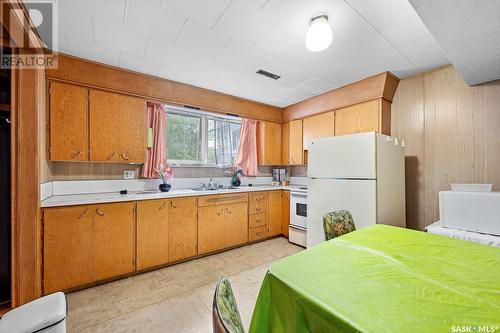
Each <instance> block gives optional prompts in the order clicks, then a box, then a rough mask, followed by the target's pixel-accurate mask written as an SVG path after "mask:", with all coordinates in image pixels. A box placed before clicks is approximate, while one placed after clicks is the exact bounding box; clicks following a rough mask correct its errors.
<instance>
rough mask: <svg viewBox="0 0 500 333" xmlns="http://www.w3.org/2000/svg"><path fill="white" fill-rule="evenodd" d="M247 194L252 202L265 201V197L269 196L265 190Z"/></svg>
mask: <svg viewBox="0 0 500 333" xmlns="http://www.w3.org/2000/svg"><path fill="white" fill-rule="evenodd" d="M248 196H249V200H250V203H252V204H257V203H263V202H267V198H268V197H269V195H268V193H267V192H255V193H250V194H249V195H248Z"/></svg>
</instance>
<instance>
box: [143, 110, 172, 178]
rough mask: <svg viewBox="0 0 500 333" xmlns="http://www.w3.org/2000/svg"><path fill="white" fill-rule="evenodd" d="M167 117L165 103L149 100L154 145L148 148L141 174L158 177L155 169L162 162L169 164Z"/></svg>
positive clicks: (149, 124)
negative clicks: (166, 139) (166, 135)
mask: <svg viewBox="0 0 500 333" xmlns="http://www.w3.org/2000/svg"><path fill="white" fill-rule="evenodd" d="M166 123H167V118H166V115H165V108H164V106H163V104H160V103H153V102H148V122H147V124H148V128H152V129H153V147H152V148H148V149H147V155H146V162H145V163H144V164H143V166H142V173H141V176H142V177H144V178H157V177H158V175H157V173H156V171H155V169H158V168H159V167H160V164H163V165H165V166H166V165H167V150H166V148H167V144H166V142H165V125H166Z"/></svg>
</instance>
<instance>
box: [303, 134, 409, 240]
mask: <svg viewBox="0 0 500 333" xmlns="http://www.w3.org/2000/svg"><path fill="white" fill-rule="evenodd" d="M308 203H309V204H308V212H309V213H308V217H307V247H310V246H313V245H316V244H318V243H321V242H323V241H325V235H324V229H323V216H324V215H325V214H327V213H330V212H335V211H339V210H348V211H349V212H350V213H351V215H352V217H353V220H354V224H355V226H356V229H360V228H363V227H366V226H368V225H372V224H376V223H382V224H390V225H394V226H401V227H404V226H405V225H406V222H405V160H404V143H403V141H402V140H398V139H397V138H393V137H389V136H385V135H382V134H378V133H375V132H369V133H361V134H353V135H344V136H336V137H328V138H321V139H317V140H313V141H312V142H311V144H310V145H309V166H308Z"/></svg>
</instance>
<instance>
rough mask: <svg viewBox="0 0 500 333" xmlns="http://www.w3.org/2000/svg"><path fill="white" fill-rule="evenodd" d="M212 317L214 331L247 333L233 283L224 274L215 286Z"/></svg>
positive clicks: (219, 332) (216, 332)
mask: <svg viewBox="0 0 500 333" xmlns="http://www.w3.org/2000/svg"><path fill="white" fill-rule="evenodd" d="M212 319H213V326H214V333H245V329H244V328H243V323H242V321H241V317H240V312H239V311H238V306H237V305H236V299H235V298H234V294H233V290H232V289H231V284H230V283H229V280H228V279H226V278H225V277H224V276H221V278H220V279H219V282H218V283H217V287H216V288H215V295H214V304H213V311H212Z"/></svg>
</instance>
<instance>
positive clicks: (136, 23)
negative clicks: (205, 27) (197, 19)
mask: <svg viewBox="0 0 500 333" xmlns="http://www.w3.org/2000/svg"><path fill="white" fill-rule="evenodd" d="M185 20H186V19H185V18H183V17H179V16H176V15H175V14H173V13H171V12H169V11H168V10H166V9H165V8H162V7H159V6H154V5H150V4H149V3H144V2H142V1H138V0H129V2H128V7H127V15H126V17H125V25H126V26H127V27H128V28H129V29H130V30H133V31H137V32H139V33H142V34H144V35H146V36H151V37H154V38H156V39H160V40H163V41H165V42H168V43H173V42H174V41H175V39H176V38H177V36H178V35H179V31H180V30H181V28H182V26H183V25H184V22H185Z"/></svg>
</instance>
